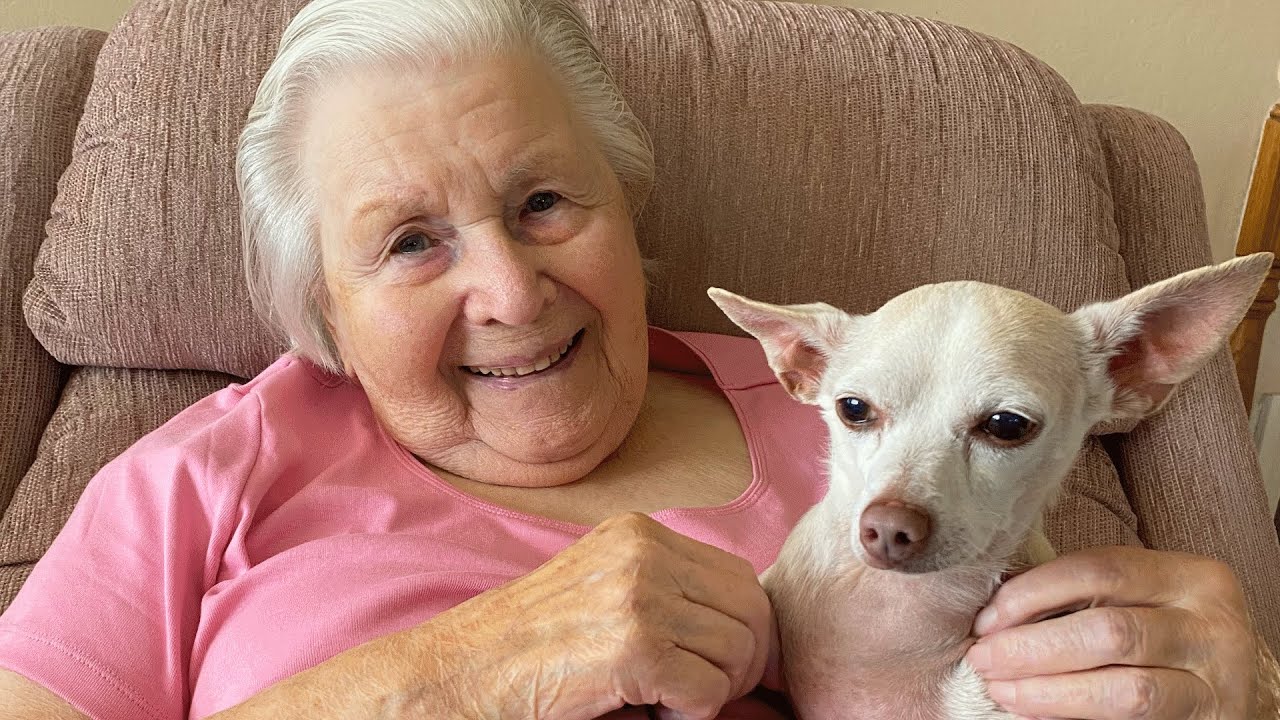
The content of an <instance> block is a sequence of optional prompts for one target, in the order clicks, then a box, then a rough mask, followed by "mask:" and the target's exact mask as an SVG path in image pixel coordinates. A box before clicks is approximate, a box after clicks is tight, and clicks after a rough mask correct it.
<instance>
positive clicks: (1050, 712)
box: [987, 667, 1210, 720]
mask: <svg viewBox="0 0 1280 720" xmlns="http://www.w3.org/2000/svg"><path fill="white" fill-rule="evenodd" d="M987 694H989V695H990V696H991V699H992V700H994V701H995V702H996V703H998V704H999V705H1001V706H1002V707H1004V708H1005V709H1006V710H1008V711H1009V712H1011V713H1014V714H1016V715H1024V716H1031V717H1067V718H1079V719H1080V720H1197V719H1199V718H1203V717H1205V715H1204V714H1203V712H1202V710H1203V709H1204V708H1208V707H1209V706H1210V705H1209V703H1210V695H1209V688H1208V686H1206V685H1205V684H1204V683H1203V682H1201V681H1200V679H1199V678H1197V677H1195V676H1194V675H1192V674H1191V673H1188V672H1184V671H1182V670H1171V669H1167V668H1132V667H1107V668H1099V669H1096V670H1086V671H1084V672H1079V673H1070V674H1066V675H1049V676H1040V677H1033V678H1026V679H1023V680H1008V681H1004V680H1001V681H994V682H990V683H988V684H987Z"/></svg>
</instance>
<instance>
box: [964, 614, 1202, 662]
mask: <svg viewBox="0 0 1280 720" xmlns="http://www.w3.org/2000/svg"><path fill="white" fill-rule="evenodd" d="M1196 626H1197V624H1196V621H1195V617H1194V616H1193V615H1191V613H1189V612H1188V611H1186V610H1183V609H1181V608H1143V607H1101V608H1091V609H1088V610H1081V611H1079V612H1075V613H1072V614H1070V615H1066V616H1064V617H1060V618H1053V619H1050V620H1042V621H1040V622H1038V623H1034V624H1031V625H1019V626H1017V627H1013V628H1009V629H1007V630H1002V631H1000V632H997V633H994V634H992V635H988V636H986V637H984V638H982V639H981V640H980V641H978V642H977V643H975V644H974V645H973V647H971V648H969V652H968V654H967V655H966V656H965V659H966V660H968V661H969V664H970V665H971V666H973V669H974V670H977V671H978V673H979V674H980V675H982V676H983V677H984V678H986V679H988V680H1013V679H1016V678H1025V677H1033V676H1035V675H1057V674H1059V673H1069V672H1077V671H1080V670H1091V669H1093V668H1100V667H1106V666H1108V665H1131V666H1141V667H1166V668H1176V669H1180V670H1192V669H1194V668H1195V667H1198V666H1199V664H1200V662H1201V661H1202V660H1203V658H1202V657H1200V654H1201V652H1200V649H1201V648H1203V647H1204V643H1203V642H1197V641H1196V636H1197V634H1198V632H1197V630H1196V629H1195V628H1196Z"/></svg>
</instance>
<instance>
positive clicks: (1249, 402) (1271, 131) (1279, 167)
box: [1231, 103, 1280, 524]
mask: <svg viewBox="0 0 1280 720" xmlns="http://www.w3.org/2000/svg"><path fill="white" fill-rule="evenodd" d="M1256 252H1272V253H1275V254H1276V260H1275V262H1274V263H1272V265H1271V272H1270V273H1268V274H1267V279H1266V280H1265V281H1263V283H1262V288H1261V289H1260V290H1258V297H1257V298H1255V299H1254V301H1253V306H1252V307H1250V308H1249V312H1248V314H1247V315H1245V317H1244V320H1242V321H1241V322H1240V326H1239V327H1237V328H1236V331H1235V333H1234V334H1232V336H1231V354H1232V355H1233V356H1234V357H1235V362H1236V374H1237V375H1239V377H1240V393H1241V395H1242V396H1243V397H1244V406H1245V411H1246V412H1248V411H1249V410H1250V409H1251V408H1252V406H1253V392H1254V387H1255V385H1256V383H1257V380H1258V356H1259V355H1260V354H1261V353H1262V333H1263V330H1264V329H1265V328H1266V325H1267V318H1268V317H1269V316H1270V315H1271V313H1272V311H1274V310H1275V309H1276V297H1277V295H1280V103H1277V104H1276V105H1275V106H1274V107H1272V108H1271V113H1270V114H1269V115H1268V116H1267V119H1266V120H1265V121H1264V122H1263V127H1262V141H1261V142H1260V143H1259V145H1258V160H1257V164H1255V165H1254V168H1253V179H1252V180H1251V181H1250V183H1249V195H1248V197H1247V199H1246V200H1245V206H1244V216H1243V218H1242V219H1241V221H1240V236H1239V238H1238V239H1237V241H1236V255H1249V254H1252V253H1256ZM1277 523H1278V524H1280V515H1277Z"/></svg>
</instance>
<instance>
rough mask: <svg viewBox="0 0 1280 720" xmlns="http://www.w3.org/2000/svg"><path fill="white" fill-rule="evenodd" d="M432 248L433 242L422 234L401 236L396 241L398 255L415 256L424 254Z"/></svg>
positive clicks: (413, 233) (414, 233) (412, 233)
mask: <svg viewBox="0 0 1280 720" xmlns="http://www.w3.org/2000/svg"><path fill="white" fill-rule="evenodd" d="M430 247H431V240H430V239H428V238H427V236H426V235H425V234H423V233H420V232H411V233H407V234H405V235H401V236H400V239H399V240H396V247H395V252H396V254H398V255H414V254H417V253H420V252H423V251H425V250H427V249H428V248H430Z"/></svg>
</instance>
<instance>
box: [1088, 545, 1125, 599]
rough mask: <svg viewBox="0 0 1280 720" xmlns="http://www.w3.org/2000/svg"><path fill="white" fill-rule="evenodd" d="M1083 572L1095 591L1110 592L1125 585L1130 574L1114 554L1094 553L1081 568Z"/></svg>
mask: <svg viewBox="0 0 1280 720" xmlns="http://www.w3.org/2000/svg"><path fill="white" fill-rule="evenodd" d="M1081 573H1082V575H1083V576H1084V579H1085V581H1086V582H1087V583H1088V584H1089V586H1090V587H1093V588H1095V592H1099V593H1110V592H1114V591H1115V590H1117V589H1119V588H1121V587H1122V586H1124V584H1125V583H1126V582H1127V581H1128V580H1129V574H1128V573H1127V572H1125V568H1124V566H1123V565H1122V564H1121V563H1120V562H1119V561H1118V560H1117V558H1115V557H1113V556H1112V555H1102V554H1099V555H1093V556H1091V558H1090V561H1089V562H1088V564H1086V565H1085V566H1084V567H1083V568H1081Z"/></svg>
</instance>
